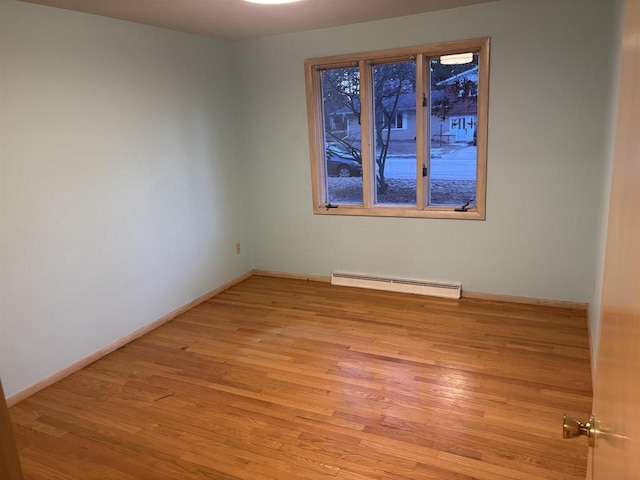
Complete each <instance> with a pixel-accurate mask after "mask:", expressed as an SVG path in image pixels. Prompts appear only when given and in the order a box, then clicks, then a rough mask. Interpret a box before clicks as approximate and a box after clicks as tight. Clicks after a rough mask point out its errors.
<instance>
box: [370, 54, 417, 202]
mask: <svg viewBox="0 0 640 480" xmlns="http://www.w3.org/2000/svg"><path fill="white" fill-rule="evenodd" d="M373 99H374V138H375V147H376V148H375V155H376V157H375V172H376V178H375V199H376V203H378V204H413V205H415V204H416V62H398V63H387V64H382V65H375V66H374V67H373Z"/></svg>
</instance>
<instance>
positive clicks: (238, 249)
mask: <svg viewBox="0 0 640 480" xmlns="http://www.w3.org/2000/svg"><path fill="white" fill-rule="evenodd" d="M241 253H242V250H240V244H239V243H236V255H240V254H241Z"/></svg>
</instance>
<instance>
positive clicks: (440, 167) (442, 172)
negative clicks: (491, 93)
mask: <svg viewBox="0 0 640 480" xmlns="http://www.w3.org/2000/svg"><path fill="white" fill-rule="evenodd" d="M430 66H431V121H430V124H431V127H430V129H431V135H430V137H431V149H430V150H431V152H430V157H431V159H430V162H431V169H430V171H431V173H430V176H429V196H428V197H429V198H428V202H427V204H428V205H433V206H439V205H442V206H443V205H449V206H450V205H458V206H462V205H464V204H466V203H467V202H469V203H468V205H469V207H473V206H475V204H476V172H477V158H478V151H477V147H476V127H477V123H478V54H474V55H473V60H472V61H471V62H470V63H465V64H454V65H445V64H442V63H441V62H440V59H439V58H435V59H432V60H431V62H430Z"/></svg>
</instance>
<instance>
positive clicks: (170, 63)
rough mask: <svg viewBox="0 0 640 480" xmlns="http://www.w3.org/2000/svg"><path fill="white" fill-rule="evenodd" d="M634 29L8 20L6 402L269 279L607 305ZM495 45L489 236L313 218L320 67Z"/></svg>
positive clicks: (533, 6) (2, 147)
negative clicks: (247, 35) (295, 277)
mask: <svg viewBox="0 0 640 480" xmlns="http://www.w3.org/2000/svg"><path fill="white" fill-rule="evenodd" d="M614 3H615V2H614ZM578 7H579V8H578ZM616 10H617V9H616V8H615V5H614V4H612V3H611V2H599V1H582V0H554V1H551V0H542V1H539V2H530V1H528V0H506V1H501V2H495V3H490V4H485V5H478V6H473V7H468V8H463V9H455V10H449V11H443V12H438V13H432V14H424V15H415V16H410V17H404V18H398V19H391V20H385V21H380V22H371V23H366V24H360V25H353V26H346V27H339V28H333V29H324V30H317V31H313V32H306V33H298V34H292V35H283V36H277V37H271V38H266V39H259V40H253V41H246V42H242V43H240V44H237V45H236V44H231V43H226V42H221V41H216V40H212V39H205V38H201V37H196V36H191V35H186V34H181V33H177V32H170V31H166V30H161V29H157V28H152V27H146V26H142V25H136V24H132V23H127V22H121V21H117V20H111V19H106V18H101V17H96V16H90V15H85V14H80V13H75V12H69V11H64V10H57V9H52V8H48V7H42V6H38V5H31V4H25V3H18V2H15V1H11V0H0V376H2V379H3V383H4V385H5V391H6V392H7V394H8V395H11V394H13V393H16V392H18V391H20V390H22V389H24V388H26V387H28V386H29V385H31V384H33V383H35V382H37V381H39V380H41V379H43V378H45V377H46V376H48V375H50V374H51V373H54V372H56V371H58V370H60V369H62V368H64V367H66V366H67V365H69V364H71V363H72V362H74V361H75V360H78V359H80V358H82V357H84V356H86V355H88V354H91V353H92V352H94V351H96V350H98V349H100V348H101V347H103V346H105V345H107V344H109V343H111V342H113V341H114V340H116V339H118V338H121V337H123V336H124V335H126V334H128V333H130V332H132V331H134V330H136V329H137V328H139V327H140V326H142V325H145V324H147V323H149V322H151V321H153V320H155V319H157V318H159V317H162V316H163V315H165V314H166V313H168V312H170V311H171V310H173V309H175V308H177V307H179V306H181V305H183V304H185V303H188V302H189V301H190V300H192V299H194V298H196V297H198V296H199V295H201V294H203V293H205V292H207V291H210V290H212V289H214V288H216V287H217V286H219V285H221V284H223V283H225V282H226V281H228V280H230V279H232V278H234V277H236V276H238V275H240V274H242V273H244V272H246V271H247V270H249V269H250V268H252V267H254V268H260V269H271V270H279V271H287V272H300V273H308V274H321V275H327V274H330V273H331V272H332V271H334V270H338V269H340V270H349V271H354V272H370V273H380V274H388V275H400V276H410V277H417V278H428V279H443V280H461V281H462V282H463V285H464V287H465V288H466V289H467V290H475V291H484V292H491V293H503V294H511V295H523V296H529V297H541V298H556V299H562V300H574V301H589V300H591V301H598V300H597V299H598V298H599V297H598V295H597V292H598V288H599V287H598V285H599V284H600V283H601V268H596V267H601V260H602V254H601V253H598V252H602V248H601V247H602V245H603V242H602V238H604V226H603V225H604V220H605V218H606V214H604V213H603V212H604V211H605V210H603V208H604V205H603V204H604V203H606V201H605V200H603V199H605V198H606V186H607V183H606V180H605V179H606V178H607V172H608V167H607V165H608V159H609V158H610V151H609V149H610V141H609V139H610V134H609V133H610V131H611V128H610V124H609V123H610V118H611V115H610V112H611V111H612V109H611V97H612V92H613V89H612V85H613V83H612V82H613V78H614V77H615V75H614V74H613V71H614V66H616V65H617V62H616V60H615V57H616V55H612V53H615V52H617V46H614V45H615V42H614V40H615V39H617V35H616V27H617V24H616V21H615V20H616ZM485 35H488V36H491V37H492V52H491V57H492V58H491V97H490V117H489V122H490V125H489V139H490V140H489V163H488V193H487V220H486V221H484V222H472V221H456V220H435V219H398V218H366V217H326V216H314V215H313V214H312V205H311V181H310V166H309V152H308V137H307V123H306V104H305V91H304V71H303V60H304V59H305V58H308V57H314V56H324V55H330V54H338V53H348V52H357V51H365V50H374V49H384V48H392V47H399V46H408V45H418V44H425V43H432V42H441V41H447V40H458V39H462V38H470V37H478V36H485ZM236 242H241V243H242V245H243V254H242V255H241V256H236V255H235V253H234V245H235V243H236ZM249 253H251V254H253V257H251V256H250V255H249ZM594 277H595V278H596V289H595V293H593V292H594V289H593V279H594ZM598 282H600V283H598ZM598 310H599V309H598Z"/></svg>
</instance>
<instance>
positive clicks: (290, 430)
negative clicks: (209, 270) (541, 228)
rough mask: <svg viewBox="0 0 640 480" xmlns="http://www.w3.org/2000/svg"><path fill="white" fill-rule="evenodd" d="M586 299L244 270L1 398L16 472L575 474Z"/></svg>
mask: <svg viewBox="0 0 640 480" xmlns="http://www.w3.org/2000/svg"><path fill="white" fill-rule="evenodd" d="M590 408H591V379H590V364H589V345H588V335H587V328H586V318H585V314H584V312H582V311H577V310H571V309H566V308H553V307H544V306H534V305H521V304H508V303H500V302H494V301H487V300H474V299H465V298H463V299H461V300H447V299H436V298H428V297H422V296H414V295H403V294H394V293H388V292H379V291H368V290H358V289H350V288H345V287H334V286H331V285H330V284H326V283H315V282H306V281H301V280H291V279H279V278H272V277H259V276H254V277H251V278H249V279H247V280H245V281H244V282H242V283H240V284H238V285H235V286H234V287H232V288H230V289H229V290H226V291H225V292H223V293H221V294H219V295H218V296H216V297H214V298H212V299H210V300H208V301H206V302H204V303H202V304H201V305H198V306H196V307H195V308H193V309H191V310H189V311H188V312H185V313H184V314H182V315H180V316H179V317H177V318H175V319H174V320H172V321H170V322H168V323H166V324H165V325H163V326H161V327H159V328H158V329H156V330H154V331H152V332H150V333H148V334H146V335H145V336H143V337H141V338H139V339H137V340H135V341H133V342H132V343H130V344H129V345H127V346H125V347H122V348H120V349H119V350H117V351H115V352H113V353H111V354H110V355H108V356H107V357H105V358H103V359H101V360H99V361H98V362H96V363H94V364H92V365H89V366H88V367H86V368H84V369H82V370H80V371H78V372H76V373H74V374H73V375H71V376H69V377H67V378H65V379H63V380H62V381H60V382H58V383H57V384H55V385H52V386H51V387H49V388H47V389H45V390H43V391H41V392H39V393H37V394H35V395H34V396H32V397H30V398H28V399H26V400H24V401H23V402H21V403H19V404H18V405H16V406H14V407H13V408H11V409H10V415H11V419H12V422H13V424H14V427H15V435H16V442H17V444H18V449H19V453H20V455H21V458H22V463H23V469H24V473H25V478H26V479H36V480H39V479H45V478H46V479H47V480H57V479H61V480H68V479H75V478H78V479H80V478H100V479H115V478H118V479H129V478H130V479H133V478H136V479H147V478H148V479H153V480H156V479H158V480H162V479H169V478H172V479H176V478H180V479H184V480H195V479H218V480H240V479H242V480H283V479H287V480H327V479H339V480H340V479H341V480H365V479H367V480H372V479H373V480H406V479H416V480H418V479H420V480H422V479H429V480H432V479H439V480H472V479H476V480H507V479H508V480H583V479H584V476H585V472H586V455H587V447H586V446H585V445H584V444H583V443H581V442H568V441H563V440H562V439H561V429H560V422H561V418H562V414H563V413H564V412H565V411H570V412H572V413H574V414H576V415H578V416H587V414H588V413H589V410H590Z"/></svg>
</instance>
